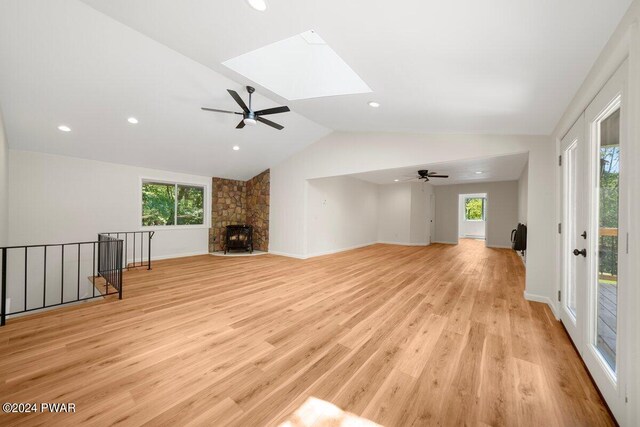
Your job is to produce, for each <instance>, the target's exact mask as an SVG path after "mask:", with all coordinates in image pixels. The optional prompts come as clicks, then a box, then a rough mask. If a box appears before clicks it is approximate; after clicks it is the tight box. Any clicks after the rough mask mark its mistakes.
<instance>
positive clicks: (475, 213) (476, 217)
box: [458, 193, 487, 240]
mask: <svg viewBox="0 0 640 427" xmlns="http://www.w3.org/2000/svg"><path fill="white" fill-rule="evenodd" d="M458 197H459V201H458V239H478V240H486V236H487V193H474V194H460V195H459V196H458Z"/></svg>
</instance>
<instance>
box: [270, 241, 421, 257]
mask: <svg viewBox="0 0 640 427" xmlns="http://www.w3.org/2000/svg"><path fill="white" fill-rule="evenodd" d="M378 243H381V244H385V245H398V246H429V243H404V242H387V241H375V242H369V243H362V244H359V245H354V246H348V247H344V248H339V249H332V250H329V251H322V252H315V253H312V254H307V255H300V254H290V253H287V252H280V251H269V253H270V254H272V255H280V256H286V257H289V258H297V259H309V258H315V257H318V256H323V255H331V254H337V253H340V252H346V251H351V250H354V249H359V248H364V247H366V246H371V245H376V244H378Z"/></svg>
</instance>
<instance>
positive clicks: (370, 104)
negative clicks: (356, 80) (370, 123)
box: [369, 101, 380, 108]
mask: <svg viewBox="0 0 640 427" xmlns="http://www.w3.org/2000/svg"><path fill="white" fill-rule="evenodd" d="M379 106H380V103H379V102H376V101H371V102H370V103H369V107H373V108H378V107H379Z"/></svg>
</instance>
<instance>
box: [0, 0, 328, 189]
mask: <svg viewBox="0 0 640 427" xmlns="http://www.w3.org/2000/svg"><path fill="white" fill-rule="evenodd" d="M0 54H1V58H2V59H1V60H0V107H1V108H2V113H3V116H4V122H5V125H6V126H5V127H6V132H7V137H8V140H9V144H10V146H11V147H12V148H19V149H24V150H31V151H42V152H47V153H53V154H62V155H69V156H75V157H81V158H90V159H97V160H103V161H107V162H115V163H123V164H130V165H135V166H142V167H149V168H156V169H162V170H168V171H176V172H186V173H191V174H196V175H204V176H222V177H227V178H233V179H249V178H251V177H252V176H255V175H256V174H258V173H260V172H262V171H263V170H264V169H266V168H268V167H271V166H273V165H274V164H277V163H278V162H280V161H282V160H284V159H285V158H287V157H289V156H290V155H291V154H293V153H294V152H296V151H299V150H301V149H302V148H304V147H306V146H307V145H309V144H311V143H312V142H315V141H316V140H318V139H319V138H321V137H322V136H324V135H326V134H328V133H329V132H330V130H328V129H326V128H324V127H322V126H320V125H318V124H316V123H315V122H312V121H310V120H309V119H307V118H305V117H303V116H302V115H300V114H297V113H296V112H291V113H286V114H279V115H277V116H271V117H272V118H273V120H274V121H276V122H278V123H280V124H282V125H284V126H285V129H284V130H282V131H278V130H275V129H272V128H270V127H268V126H264V125H261V124H258V125H257V126H255V127H249V126H247V127H245V128H244V129H242V130H236V129H235V126H236V124H237V123H238V122H239V116H235V115H231V114H218V113H211V112H204V111H201V110H200V107H201V106H208V107H214V108H221V109H228V110H234V111H236V110H238V106H237V104H236V103H235V102H234V101H233V99H232V98H231V97H230V96H229V94H228V93H227V92H226V89H227V88H230V89H235V90H237V91H238V92H239V93H240V94H241V95H242V96H243V97H245V99H246V96H247V93H246V91H245V90H244V88H243V87H242V86H241V85H240V84H238V83H237V82H235V81H232V80H230V79H229V78H227V77H224V76H222V75H221V74H219V73H217V72H215V71H213V70H211V69H209V68H207V67H206V66H204V65H202V64H199V63H197V62H195V61H193V60H191V59H189V58H187V57H185V56H184V55H181V54H179V53H177V52H175V51H174V50H171V49H169V48H167V47H166V46H164V45H162V44H160V43H158V42H156V41H154V40H152V39H149V38H148V37H146V36H144V35H142V34H140V33H138V32H136V31H134V30H132V29H130V28H128V27H126V26H124V25H123V24H121V23H118V22H116V21H114V20H113V19H111V18H109V17H107V16H106V15H104V14H102V13H100V12H98V11H96V10H95V9H92V8H91V7H89V6H87V5H85V4H83V3H80V2H77V1H74V0H56V1H51V0H2V2H1V3H0ZM277 105H278V103H276V102H274V101H272V100H270V99H268V98H265V97H264V96H260V94H259V93H258V94H254V106H255V107H259V108H268V107H274V106H277ZM130 116H134V117H136V118H137V119H138V120H139V123H138V124H137V125H131V124H129V123H128V122H127V118H128V117H130ZM60 124H64V125H67V126H69V127H70V128H71V129H72V131H71V132H68V133H65V132H60V131H59V130H57V127H58V125H60ZM234 145H239V146H240V150H239V151H233V150H232V147H233V146H234Z"/></svg>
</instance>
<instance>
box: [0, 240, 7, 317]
mask: <svg viewBox="0 0 640 427" xmlns="http://www.w3.org/2000/svg"><path fill="white" fill-rule="evenodd" d="M0 282H1V283H2V284H1V285H0V286H1V287H2V301H1V302H0V312H1V313H0V326H4V324H5V322H6V318H7V248H2V278H1V279H0Z"/></svg>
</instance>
